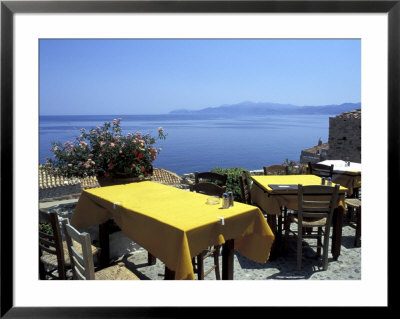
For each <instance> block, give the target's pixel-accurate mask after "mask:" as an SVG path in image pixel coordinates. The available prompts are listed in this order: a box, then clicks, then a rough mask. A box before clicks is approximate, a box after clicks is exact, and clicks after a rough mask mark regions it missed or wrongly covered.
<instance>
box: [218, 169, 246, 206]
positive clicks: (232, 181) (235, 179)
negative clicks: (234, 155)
mask: <svg viewBox="0 0 400 319" xmlns="http://www.w3.org/2000/svg"><path fill="white" fill-rule="evenodd" d="M211 172H214V173H218V174H226V175H228V179H227V180H226V190H227V191H228V192H229V191H231V192H232V193H233V198H234V200H235V201H238V202H244V200H243V197H242V191H241V189H240V184H239V178H240V176H241V174H242V172H247V173H248V175H249V176H250V172H249V171H248V170H247V169H244V168H238V167H232V168H220V167H216V168H214V169H213V170H211Z"/></svg>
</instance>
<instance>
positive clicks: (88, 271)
mask: <svg viewBox="0 0 400 319" xmlns="http://www.w3.org/2000/svg"><path fill="white" fill-rule="evenodd" d="M62 224H63V228H64V232H65V237H66V241H67V246H68V253H69V258H70V260H71V268H72V273H73V278H74V279H76V280H94V279H95V275H94V263H93V255H92V249H91V239H90V235H89V234H88V233H80V232H79V231H77V230H76V229H75V228H74V227H73V226H71V225H70V224H69V222H68V220H67V219H65V220H63V221H62ZM74 244H75V245H74ZM76 245H80V246H81V248H82V254H80V253H79V252H78V250H77V249H76Z"/></svg>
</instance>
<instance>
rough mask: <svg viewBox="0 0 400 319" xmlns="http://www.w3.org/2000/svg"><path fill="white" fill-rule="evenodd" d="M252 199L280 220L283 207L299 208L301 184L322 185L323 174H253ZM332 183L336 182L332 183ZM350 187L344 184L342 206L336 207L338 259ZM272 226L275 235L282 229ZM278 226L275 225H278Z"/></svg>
mask: <svg viewBox="0 0 400 319" xmlns="http://www.w3.org/2000/svg"><path fill="white" fill-rule="evenodd" d="M251 178H252V180H253V184H252V187H251V198H252V201H253V203H254V204H255V205H257V206H258V207H260V208H261V209H262V210H263V211H264V212H265V213H266V214H267V215H268V217H272V218H273V219H272V220H276V217H277V216H280V215H281V207H286V208H287V209H292V210H297V209H298V193H297V191H298V190H297V186H298V184H302V185H320V184H321V177H319V176H316V175H263V176H252V177H251ZM332 185H335V184H334V183H332ZM346 191H347V188H346V187H343V186H340V189H339V200H338V205H337V207H336V208H335V210H334V214H333V219H332V229H333V231H332V247H331V252H332V256H333V258H334V260H337V258H338V257H339V255H340V246H341V241H342V224H343V214H344V207H345V193H346ZM270 226H271V227H272V228H273V229H274V232H275V234H276V233H277V232H278V230H277V229H276V224H275V225H272V224H270ZM274 226H275V227H274Z"/></svg>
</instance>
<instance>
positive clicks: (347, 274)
mask: <svg viewBox="0 0 400 319" xmlns="http://www.w3.org/2000/svg"><path fill="white" fill-rule="evenodd" d="M75 205H76V199H75V200H69V201H63V202H48V203H41V204H40V206H41V207H47V208H50V209H51V210H55V211H57V212H58V214H59V215H60V216H63V217H70V216H71V214H72V212H73V209H74V207H75ZM96 229H98V228H97V227H93V228H91V229H89V230H87V231H88V232H89V233H91V237H92V239H93V240H95V241H96V240H97V239H98V238H97V237H98V236H97V234H96ZM354 235H355V230H354V229H353V228H351V227H350V226H347V225H346V223H345V224H344V226H343V237H342V246H341V254H340V256H339V258H338V260H336V261H334V260H333V259H332V258H331V257H330V258H329V266H328V270H326V271H324V270H323V269H322V264H321V260H320V259H317V258H315V250H314V248H311V247H307V244H306V245H305V247H303V261H302V269H301V270H297V268H296V242H295V240H290V241H289V246H288V247H289V249H288V253H287V255H286V256H279V257H277V258H276V259H274V260H269V261H267V262H266V263H265V264H259V263H256V262H253V261H251V260H249V259H247V258H246V257H244V256H242V255H241V254H239V253H238V252H236V251H235V256H234V280H360V279H361V247H359V248H357V247H354ZM95 243H96V242H95ZM117 243H123V244H122V245H121V244H119V246H118V247H116V245H117ZM110 246H111V247H110V250H111V252H110V257H111V258H113V259H114V260H116V261H118V260H122V261H124V262H125V264H126V266H127V267H128V268H130V269H131V270H132V271H133V272H135V273H136V274H137V275H138V276H139V277H140V278H141V279H144V280H146V279H147V280H163V279H164V270H165V269H164V264H163V263H162V262H161V261H160V260H158V259H157V261H156V264H155V265H151V266H149V265H148V264H147V251H146V250H144V249H143V248H142V247H140V246H139V245H137V244H136V243H134V242H132V241H131V240H130V239H129V238H127V237H126V236H125V235H123V234H122V232H117V233H114V234H111V235H110ZM329 250H330V248H329ZM329 256H331V254H329ZM208 259H209V260H212V258H208ZM220 260H221V258H220ZM208 265H209V263H208V261H206V263H205V267H206V268H207V267H208ZM205 279H206V280H215V272H211V273H210V274H209V275H208V276H207V277H206V278H205Z"/></svg>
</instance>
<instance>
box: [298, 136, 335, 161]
mask: <svg viewBox="0 0 400 319" xmlns="http://www.w3.org/2000/svg"><path fill="white" fill-rule="evenodd" d="M328 149H329V144H328V143H322V141H321V140H320V141H319V142H318V145H315V146H313V147H311V148H307V149H305V150H302V151H301V154H300V163H303V164H307V163H308V162H311V163H317V162H321V161H324V160H326V159H327V156H328Z"/></svg>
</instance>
